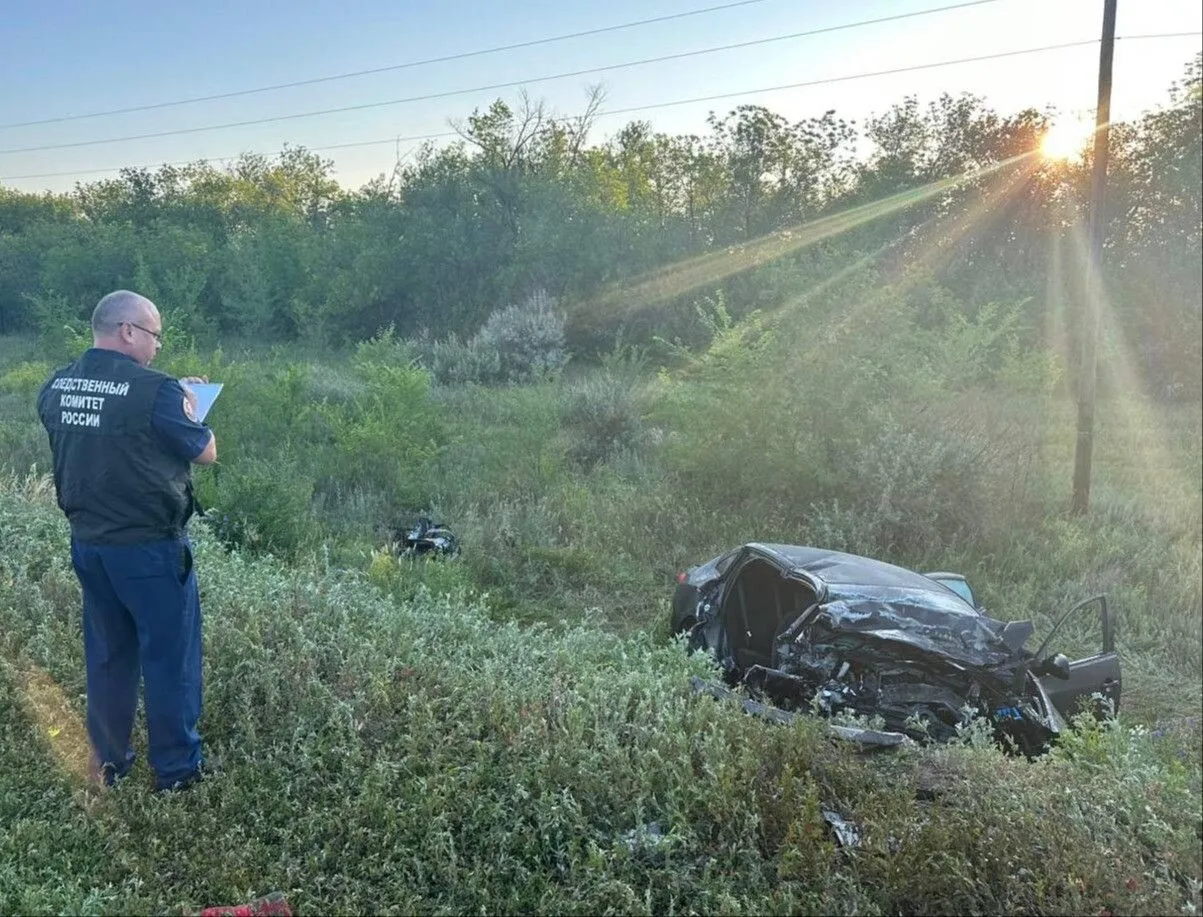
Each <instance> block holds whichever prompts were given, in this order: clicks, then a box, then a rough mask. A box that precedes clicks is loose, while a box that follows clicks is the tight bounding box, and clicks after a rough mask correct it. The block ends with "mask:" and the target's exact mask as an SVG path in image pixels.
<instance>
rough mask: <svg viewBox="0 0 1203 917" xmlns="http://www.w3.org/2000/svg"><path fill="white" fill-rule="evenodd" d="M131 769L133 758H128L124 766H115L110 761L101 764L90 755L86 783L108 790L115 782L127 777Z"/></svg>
mask: <svg viewBox="0 0 1203 917" xmlns="http://www.w3.org/2000/svg"><path fill="white" fill-rule="evenodd" d="M133 767H134V760H133V757H130V759H129V760H128V761H126V762H124V764H116V763H114V762H112V761H106V762H105V763H104V764H101V763H100V761H98V760H97V758H96V756H95V755H90V756H89V758H88V782H89V783H91V784H92V785H93V786H95V787H105V788H108V787H111V786H112V785H113V784H115V783H116V782H117V781H119V780H124V779H125V778H126V777H128V776H129V772H130V771H131V770H133Z"/></svg>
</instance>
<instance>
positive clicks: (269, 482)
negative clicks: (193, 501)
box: [201, 459, 321, 558]
mask: <svg viewBox="0 0 1203 917" xmlns="http://www.w3.org/2000/svg"><path fill="white" fill-rule="evenodd" d="M201 474H204V475H207V476H211V478H212V486H211V487H208V488H205V492H206V495H207V499H208V500H209V501H210V504H207V505H206V506H205V511H206V518H207V520H208V522H209V524H210V526H211V527H212V528H213V530H214V532H215V533H216V534H217V537H218V538H220V539H221V541H222V542H223V543H225V544H226V545H227V546H230V547H237V548H243V549H245V550H249V551H254V552H257V553H270V554H276V555H279V556H281V557H286V558H295V557H297V556H298V555H299V554H301V553H302V552H304V551H305V550H306V549H308V548H311V547H313V546H315V545H317V544H318V543H319V542H320V540H321V532H320V531H318V530H317V527H316V525H315V521H314V519H313V518H312V515H311V513H310V503H311V501H312V499H313V480H312V478H310V477H309V476H308V475H307V474H306V472H305V471H303V470H302V469H301V468H299V467H297V466H296V465H295V464H291V463H283V462H264V461H256V460H252V459H247V460H244V461H242V462H239V463H237V464H230V465H226V464H222V465H221V466H218V467H216V468H214V469H212V470H207V471H204V472H201Z"/></svg>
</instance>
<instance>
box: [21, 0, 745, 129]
mask: <svg viewBox="0 0 1203 917" xmlns="http://www.w3.org/2000/svg"><path fill="white" fill-rule="evenodd" d="M764 2H765V0H735V2H733V3H723V4H720V5H718V6H708V7H705V8H703V9H700V10H690V11H688V12H685V13H673V14H671V15H668V16H656V17H654V18H651V19H638V20H636V21H634V22H623V23H620V24H618V25H610V26H603V27H601V28H597V29H587V30H585V31H583V32H570V33H568V34H566V35H554V36H551V37H548V38H535V39H531V40H530V41H519V42H515V43H514V44H510V45H499V46H497V47H495V48H481V49H479V50H477V51H462V52H459V53H457V54H447V55H444V56H443V57H428V58H425V59H423V60H416V61H406V62H405V63H402V64H392V65H391V66H388V67H373V68H371V69H369V70H355V71H353V72H351V73H336V74H333V75H332V76H318V77H314V78H312V79H307V80H295V81H293V82H291V83H274V84H272V85H270V86H256V87H254V88H251V89H236V90H233V91H231V92H220V93H217V94H215V95H208V96H193V97H191V98H188V99H174V100H172V101H169V102H154V103H151V104H149V105H134V106H131V107H129V108H113V109H109V110H107V111H93V112H88V113H86V114H82V115H62V116H60V117H57V118H43V119H41V120H39V121H19V122H15V123H13V124H0V130H7V129H9V128H14V127H32V126H34V125H38V124H60V123H62V122H63V121H82V120H83V119H85V118H104V117H107V116H109V115H125V114H129V113H131V112H136V111H153V110H154V109H158V108H170V107H172V106H175V105H192V104H193V103H196V102H213V101H216V100H218V99H233V98H236V97H238V96H249V95H254V94H255V93H259V92H273V91H275V90H277V89H294V88H296V87H297V86H313V85H314V84H316V83H330V82H333V81H335V80H347V79H351V78H352V77H357V76H370V75H372V74H376V73H389V72H391V71H394V70H407V69H410V68H413V67H425V66H427V65H428V64H442V63H446V62H448V61H457V60H466V59H467V58H470V57H482V56H484V55H486V54H499V53H501V52H503V51H515V50H518V49H520V48H533V47H536V46H538V45H549V44H552V43H554V42H559V41H568V40H569V39H572V38H585V37H587V36H589V35H601V34H603V33H606V32H617V31H620V30H621V29H633V28H636V27H638V26H644V25H652V24H654V23H658V22H669V21H670V20H673V19H685V18H687V17H689V16H701V15H703V14H705V13H714V12H718V11H720V10H728V9H734V8H735V7H739V6H750V5H752V4H754V3H764Z"/></svg>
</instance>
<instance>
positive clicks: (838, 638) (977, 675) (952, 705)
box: [671, 543, 1121, 755]
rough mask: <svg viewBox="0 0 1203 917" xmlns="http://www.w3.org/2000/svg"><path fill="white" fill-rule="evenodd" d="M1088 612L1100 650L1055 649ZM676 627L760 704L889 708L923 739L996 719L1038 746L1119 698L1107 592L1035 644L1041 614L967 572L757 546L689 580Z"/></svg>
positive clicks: (1000, 735)
mask: <svg viewBox="0 0 1203 917" xmlns="http://www.w3.org/2000/svg"><path fill="white" fill-rule="evenodd" d="M1088 609H1097V613H1098V623H1099V627H1100V630H1101V635H1100V636H1101V643H1100V648H1099V651H1098V652H1097V653H1095V654H1094V655H1091V656H1089V657H1087V658H1085V659H1080V660H1076V661H1070V660H1069V659H1068V658H1067V657H1066V656H1065V655H1064V654H1062V653H1055V654H1053V655H1048V649H1049V647H1050V646H1051V645H1052V640H1053V639H1054V638H1055V637H1056V635H1057V634H1058V633H1059V632H1060V630H1061V627H1062V625H1063V624H1065V622H1066V621H1068V620H1070V619H1073V618H1075V617H1077V616H1078V615H1079V614H1083V613H1086V612H1087V610H1088ZM671 625H672V631H673V633H674V634H687V635H688V645H689V647H690V649H692V650H705V651H708V652H710V653H712V654H713V655H714V657H715V659H716V660H717V662H718V664H719V666H720V668H721V670H722V672H723V676H724V680H725V681H726V682H727V684H728V685H730V686H732V687H734V686H742V688H743V689H744V691H745V692H746V694H747V695H749V696H750V697H751V698H752V699H754V700H755V701H763V702H764V703H766V704H768V705H770V706H771V707H773V708H776V709H779V710H783V711H790V712H797V713H816V714H819V715H823V716H837V715H840V714H854V715H858V716H861V717H868V718H873V717H880V719H881V720H882V721H884V724H885V728H886V729H888V730H892V731H893V732H894V733H898V734H900V735H905V736H909V737H910V738H912V739H914V740H916V741H937V742H939V741H947V740H948V739H950V738H952V737H953V736H955V735H957V734H958V727H962V726H964V725H965V724H967V723H969V722H970V721H972V720H973V719H974V718H977V717H982V718H985V720H986V721H987V722H989V723H990V724H991V726H992V728H993V732H994V735H995V738H996V739H997V740H999V742H1000V744H1002V745H1004V747H1006V748H1008V749H1011V750H1015V751H1019V752H1021V753H1023V754H1027V755H1036V754H1039V753H1041V752H1042V751H1044V750H1045V749H1047V747H1048V746H1049V744H1050V743H1051V742H1052V741H1053V740H1054V739H1055V737H1056V736H1057V734H1058V733H1059V732H1061V731H1062V730H1063V729H1065V723H1066V720H1067V718H1069V717H1071V716H1073V715H1075V714H1077V713H1078V712H1079V709H1081V707H1082V705H1085V707H1086V708H1088V709H1094V708H1098V707H1106V706H1109V707H1110V708H1111V710H1112V711H1115V710H1118V708H1119V699H1120V685H1121V680H1120V664H1119V657H1118V656H1117V655H1116V652H1115V623H1114V620H1113V618H1112V615H1111V611H1110V609H1109V608H1108V605H1107V599H1106V596H1102V595H1098V596H1093V597H1091V598H1089V599H1087V600H1086V601H1084V602H1080V603H1079V604H1077V605H1075V606H1074V607H1073V608H1071V609H1069V611H1067V612H1066V613H1065V614H1064V615H1062V616H1061V618H1060V620H1058V621H1057V623H1056V625H1055V626H1054V627H1053V629H1052V631H1051V632H1050V633H1049V635H1048V637H1047V638H1046V639H1045V640H1044V641H1043V643H1042V644H1041V645H1040V647H1039V648H1038V649H1036V650H1035V651H1031V650H1028V649H1027V648H1026V647H1027V643H1028V641H1029V640H1030V639H1031V638H1032V637H1033V635H1034V631H1035V628H1034V625H1033V624H1032V622H1031V621H1011V622H1002V621H997V620H994V619H993V618H991V617H989V616H988V615H987V614H986V613H985V610H984V609H982V608H980V607H979V606H978V605H977V602H976V599H975V597H974V595H973V591H972V589H971V588H970V586H969V584H968V583H967V582H966V580H965V578H964V577H963V576H960V575H958V574H955V573H928V574H922V573H917V572H915V571H913V570H907V569H905V568H903V567H897V566H894V565H893V564H888V563H885V562H883V561H879V560H873V559H871V558H868V557H859V556H857V555H854V554H846V553H842V552H839V551H830V550H825V549H822V548H813V547H803V546H798V545H783V544H760V543H751V544H745V545H742V546H741V547H738V548H735V549H733V550H731V551H728V552H727V553H725V554H722V555H720V556H719V557H716V558H714V559H713V560H711V561H709V562H707V563H705V564H702V565H701V566H698V567H693V568H691V569H689V570H688V571H686V572H683V573H681V574H680V575H679V576H678V577H677V588H676V592H675V594H674V596H673V606H672V621H671ZM695 689H696V686H695ZM712 693H713V692H712ZM716 696H717V695H716ZM879 744H880V743H879Z"/></svg>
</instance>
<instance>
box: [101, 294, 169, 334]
mask: <svg viewBox="0 0 1203 917" xmlns="http://www.w3.org/2000/svg"><path fill="white" fill-rule="evenodd" d="M154 308H155V304H154V303H152V302H151V301H150V300H149V299H147V298H146V297H145V296H139V295H138V294H137V293H131V292H130V291H129V290H115V291H114V292H112V293H110V294H109V295H108V296H106V297H104V299H102V300H101V301H100V302H98V303H97V304H96V308H95V309H93V310H92V334H94V335H96V336H97V337H100V336H103V335H112V334H115V333H116V332H117V329H118V328H119V326H120V325H121V323H122V322H139V323H141V322H142V321H143V319H146V318H148V317H149V313H150V312H151V311H153V310H154Z"/></svg>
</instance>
